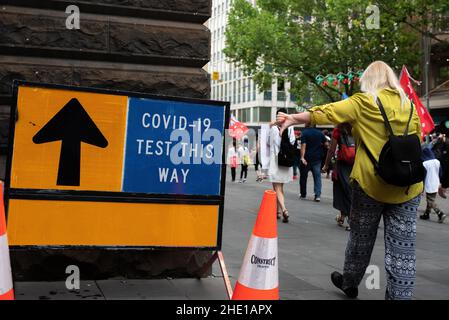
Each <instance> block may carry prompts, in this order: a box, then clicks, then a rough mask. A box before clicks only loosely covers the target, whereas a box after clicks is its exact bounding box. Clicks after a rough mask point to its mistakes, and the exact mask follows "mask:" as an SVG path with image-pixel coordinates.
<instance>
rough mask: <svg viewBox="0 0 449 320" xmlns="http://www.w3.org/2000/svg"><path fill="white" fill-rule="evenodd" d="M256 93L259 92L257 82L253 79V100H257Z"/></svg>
mask: <svg viewBox="0 0 449 320" xmlns="http://www.w3.org/2000/svg"><path fill="white" fill-rule="evenodd" d="M256 93H257V88H256V83H255V82H254V81H253V100H254V101H256Z"/></svg>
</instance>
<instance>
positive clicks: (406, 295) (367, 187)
mask: <svg viewBox="0 0 449 320" xmlns="http://www.w3.org/2000/svg"><path fill="white" fill-rule="evenodd" d="M360 84H361V90H362V93H359V94H355V95H353V96H352V97H350V98H349V99H346V100H343V101H339V102H335V103H330V104H327V105H323V106H318V107H314V108H311V109H310V110H309V112H304V113H299V114H294V115H287V114H279V115H278V117H277V122H278V124H279V125H281V130H284V129H285V128H287V127H289V126H291V125H294V124H299V123H311V124H331V123H332V124H340V123H344V122H347V123H349V124H351V126H352V128H353V130H352V133H353V135H354V138H355V140H356V147H357V153H356V158H355V163H354V168H353V170H352V173H351V182H352V185H353V195H352V205H351V213H350V226H351V232H350V236H349V239H348V244H347V247H346V255H345V263H344V269H343V274H340V273H338V272H334V273H332V275H331V280H332V282H333V283H334V285H335V286H336V287H337V288H339V289H341V290H342V291H343V292H344V293H345V294H346V295H347V296H348V297H350V298H356V297H357V295H358V286H359V284H360V282H361V280H362V278H363V275H364V274H365V270H366V268H367V267H368V265H369V262H370V258H371V253H372V250H373V247H374V243H375V241H376V235H377V229H378V225H379V222H380V219H381V217H383V219H384V225H385V239H384V240H385V268H386V271H387V288H386V295H385V298H386V299H411V298H412V295H413V290H414V284H415V272H416V256H415V239H416V213H417V209H418V205H419V202H420V194H421V192H422V190H423V184H422V182H421V183H416V184H414V185H411V186H410V187H409V189H408V190H407V187H398V186H394V185H391V184H387V183H386V182H385V181H383V180H382V178H380V177H379V176H378V175H376V174H375V170H374V166H373V163H372V161H371V160H370V158H369V156H368V153H367V151H366V149H368V150H369V152H371V154H372V155H374V157H375V158H378V157H379V154H380V151H381V149H382V147H383V146H384V144H385V143H386V141H387V139H388V134H387V130H386V129H385V125H384V121H383V118H382V115H381V112H380V110H379V107H378V105H377V104H376V99H377V98H379V99H380V101H381V102H382V104H383V106H384V108H385V111H386V114H387V116H388V119H389V122H390V123H391V126H392V127H393V130H394V134H395V135H399V134H403V132H404V130H405V127H406V125H407V123H408V120H409V115H410V111H411V109H410V108H413V107H412V105H411V103H410V101H409V100H408V98H407V97H406V95H405V93H404V91H403V90H402V88H401V86H400V84H399V81H398V78H397V77H396V75H395V74H394V72H393V70H392V69H391V68H390V67H389V66H388V65H387V64H386V63H384V62H382V61H376V62H373V63H372V64H371V65H369V66H368V68H366V70H365V72H364V73H363V75H362V77H361V79H360ZM413 109H414V108H413ZM412 112H413V114H412V118H411V121H410V128H409V134H416V135H417V136H420V122H419V117H418V115H417V113H416V110H413V111H412Z"/></svg>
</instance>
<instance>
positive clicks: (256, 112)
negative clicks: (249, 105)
mask: <svg viewBox="0 0 449 320" xmlns="http://www.w3.org/2000/svg"><path fill="white" fill-rule="evenodd" d="M253 122H259V108H257V107H256V108H253Z"/></svg>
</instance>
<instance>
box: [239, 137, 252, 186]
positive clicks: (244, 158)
mask: <svg viewBox="0 0 449 320" xmlns="http://www.w3.org/2000/svg"><path fill="white" fill-rule="evenodd" d="M237 152H238V154H239V161H240V165H241V170H240V181H239V183H244V182H246V178H247V177H248V166H249V164H250V162H251V161H250V154H249V148H248V138H245V139H244V140H243V146H242V145H240V147H239V149H238V151H237Z"/></svg>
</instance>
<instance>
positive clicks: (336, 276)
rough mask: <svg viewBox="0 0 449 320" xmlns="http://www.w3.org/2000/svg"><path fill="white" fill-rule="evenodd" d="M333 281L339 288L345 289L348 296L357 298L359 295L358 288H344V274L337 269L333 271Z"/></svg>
mask: <svg viewBox="0 0 449 320" xmlns="http://www.w3.org/2000/svg"><path fill="white" fill-rule="evenodd" d="M331 281H332V283H333V284H334V286H336V287H337V288H338V289H340V290H341V291H343V292H344V293H345V294H346V296H347V297H348V298H351V299H355V298H357V296H358V295H359V289H358V288H354V287H353V288H347V289H345V290H343V289H342V288H343V275H342V274H341V273H339V272H337V271H334V272H332V274H331Z"/></svg>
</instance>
